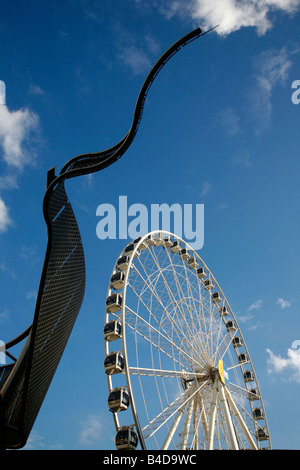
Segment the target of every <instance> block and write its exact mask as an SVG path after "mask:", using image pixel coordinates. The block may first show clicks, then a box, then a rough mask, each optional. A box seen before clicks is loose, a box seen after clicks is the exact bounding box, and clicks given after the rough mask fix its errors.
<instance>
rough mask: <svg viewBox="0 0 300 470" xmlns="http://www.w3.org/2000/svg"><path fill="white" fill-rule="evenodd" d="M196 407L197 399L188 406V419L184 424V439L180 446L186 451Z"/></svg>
mask: <svg viewBox="0 0 300 470" xmlns="http://www.w3.org/2000/svg"><path fill="white" fill-rule="evenodd" d="M194 407H195V399H193V400H191V402H190V403H189V405H188V412H187V415H186V419H185V422H184V429H183V438H182V441H181V445H180V449H181V450H186V446H187V441H188V435H189V431H190V427H191V421H192V415H193V413H194Z"/></svg>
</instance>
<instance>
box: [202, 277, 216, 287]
mask: <svg viewBox="0 0 300 470" xmlns="http://www.w3.org/2000/svg"><path fill="white" fill-rule="evenodd" d="M204 287H205V289H206V290H211V289H213V288H214V287H215V286H214V284H213V282H212V280H211V279H205V281H204Z"/></svg>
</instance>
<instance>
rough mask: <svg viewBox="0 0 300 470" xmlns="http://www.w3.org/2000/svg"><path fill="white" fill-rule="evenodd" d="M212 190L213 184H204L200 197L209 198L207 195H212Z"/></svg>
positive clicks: (205, 182) (206, 182)
mask: <svg viewBox="0 0 300 470" xmlns="http://www.w3.org/2000/svg"><path fill="white" fill-rule="evenodd" d="M211 188H212V185H211V183H209V182H208V181H204V183H203V184H202V186H201V193H200V197H205V196H207V195H208V194H209V193H210V191H211Z"/></svg>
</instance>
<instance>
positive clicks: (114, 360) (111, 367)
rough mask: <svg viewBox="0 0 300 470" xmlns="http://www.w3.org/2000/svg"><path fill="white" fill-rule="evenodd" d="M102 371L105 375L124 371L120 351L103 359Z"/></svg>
mask: <svg viewBox="0 0 300 470" xmlns="http://www.w3.org/2000/svg"><path fill="white" fill-rule="evenodd" d="M104 369H105V372H106V374H108V375H113V374H119V373H120V372H122V371H123V370H124V358H123V355H122V353H121V351H113V352H111V353H109V354H108V355H107V356H106V358H105V359H104Z"/></svg>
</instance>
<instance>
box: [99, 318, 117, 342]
mask: <svg viewBox="0 0 300 470" xmlns="http://www.w3.org/2000/svg"><path fill="white" fill-rule="evenodd" d="M103 334H104V339H105V340H106V341H115V340H116V339H119V338H121V337H122V325H121V322H120V321H119V320H110V321H109V322H108V323H106V325H104V328H103Z"/></svg>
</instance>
